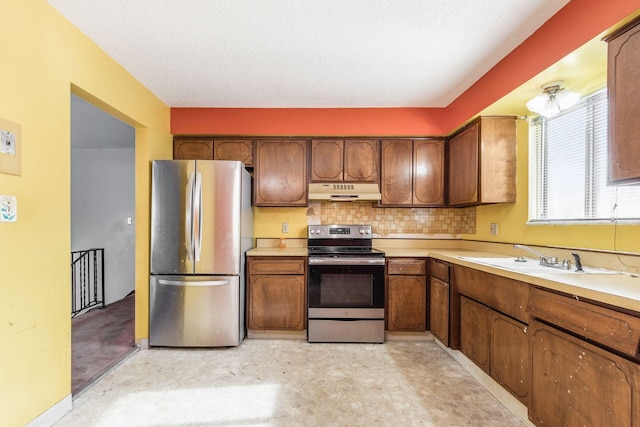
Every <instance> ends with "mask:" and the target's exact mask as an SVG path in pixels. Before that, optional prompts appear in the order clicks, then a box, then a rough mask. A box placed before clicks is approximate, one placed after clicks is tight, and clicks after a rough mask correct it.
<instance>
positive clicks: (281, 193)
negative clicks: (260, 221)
mask: <svg viewBox="0 0 640 427" xmlns="http://www.w3.org/2000/svg"><path fill="white" fill-rule="evenodd" d="M254 144H255V160H254V179H255V187H254V199H255V200H254V201H255V205H256V206H306V205H307V141H305V140H299V139H273V140H271V139H269V140H257V141H254Z"/></svg>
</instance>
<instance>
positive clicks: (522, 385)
mask: <svg viewBox="0 0 640 427" xmlns="http://www.w3.org/2000/svg"><path fill="white" fill-rule="evenodd" d="M490 354H491V356H490V357H491V370H490V372H491V377H492V378H493V379H494V380H496V381H497V382H498V383H500V384H501V385H502V386H503V387H504V388H506V389H507V390H509V392H510V393H511V394H513V395H514V396H515V397H517V398H518V399H519V400H520V401H521V402H522V403H524V404H525V405H526V404H528V403H529V397H530V395H531V379H530V375H531V369H530V365H529V343H528V340H527V325H525V324H524V323H522V322H518V321H517V320H514V319H512V318H510V317H507V316H504V315H503V314H500V313H498V312H496V311H492V313H491V351H490Z"/></svg>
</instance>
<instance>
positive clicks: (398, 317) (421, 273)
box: [386, 258, 428, 332]
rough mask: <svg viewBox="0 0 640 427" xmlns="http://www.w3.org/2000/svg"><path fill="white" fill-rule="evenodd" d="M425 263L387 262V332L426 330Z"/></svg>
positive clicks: (393, 260)
mask: <svg viewBox="0 0 640 427" xmlns="http://www.w3.org/2000/svg"><path fill="white" fill-rule="evenodd" d="M426 273H427V260H426V259H416V258H387V316H386V319H387V329H388V330H389V331H403V332H424V331H425V330H426V329H427V318H428V317H427V276H426Z"/></svg>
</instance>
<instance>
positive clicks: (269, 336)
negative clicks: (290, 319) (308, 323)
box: [247, 329, 307, 340]
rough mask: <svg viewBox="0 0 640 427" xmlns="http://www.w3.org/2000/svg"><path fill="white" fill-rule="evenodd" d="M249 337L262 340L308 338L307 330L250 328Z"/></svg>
mask: <svg viewBox="0 0 640 427" xmlns="http://www.w3.org/2000/svg"><path fill="white" fill-rule="evenodd" d="M247 338H248V339H256V338H257V339H262V340H306V339H307V331H306V330H304V331H272V330H268V331H263V330H252V329H249V330H248V331H247Z"/></svg>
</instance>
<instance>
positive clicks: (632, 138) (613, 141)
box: [605, 19, 640, 184]
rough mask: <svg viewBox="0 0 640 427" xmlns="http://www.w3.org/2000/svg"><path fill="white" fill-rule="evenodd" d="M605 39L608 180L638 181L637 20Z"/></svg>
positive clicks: (639, 92) (639, 41)
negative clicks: (607, 107)
mask: <svg viewBox="0 0 640 427" xmlns="http://www.w3.org/2000/svg"><path fill="white" fill-rule="evenodd" d="M605 40H606V41H607V42H608V45H609V46H608V65H607V67H608V70H607V89H608V96H609V181H610V182H611V183H620V184H629V183H638V182H640V150H639V149H638V135H640V121H639V120H638V117H640V96H639V95H640V90H639V86H638V82H640V19H636V20H635V21H633V22H631V23H630V24H629V25H627V26H625V27H623V28H621V29H620V30H619V31H616V32H615V33H613V34H611V35H610V36H609V37H607V38H606V39H605Z"/></svg>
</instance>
